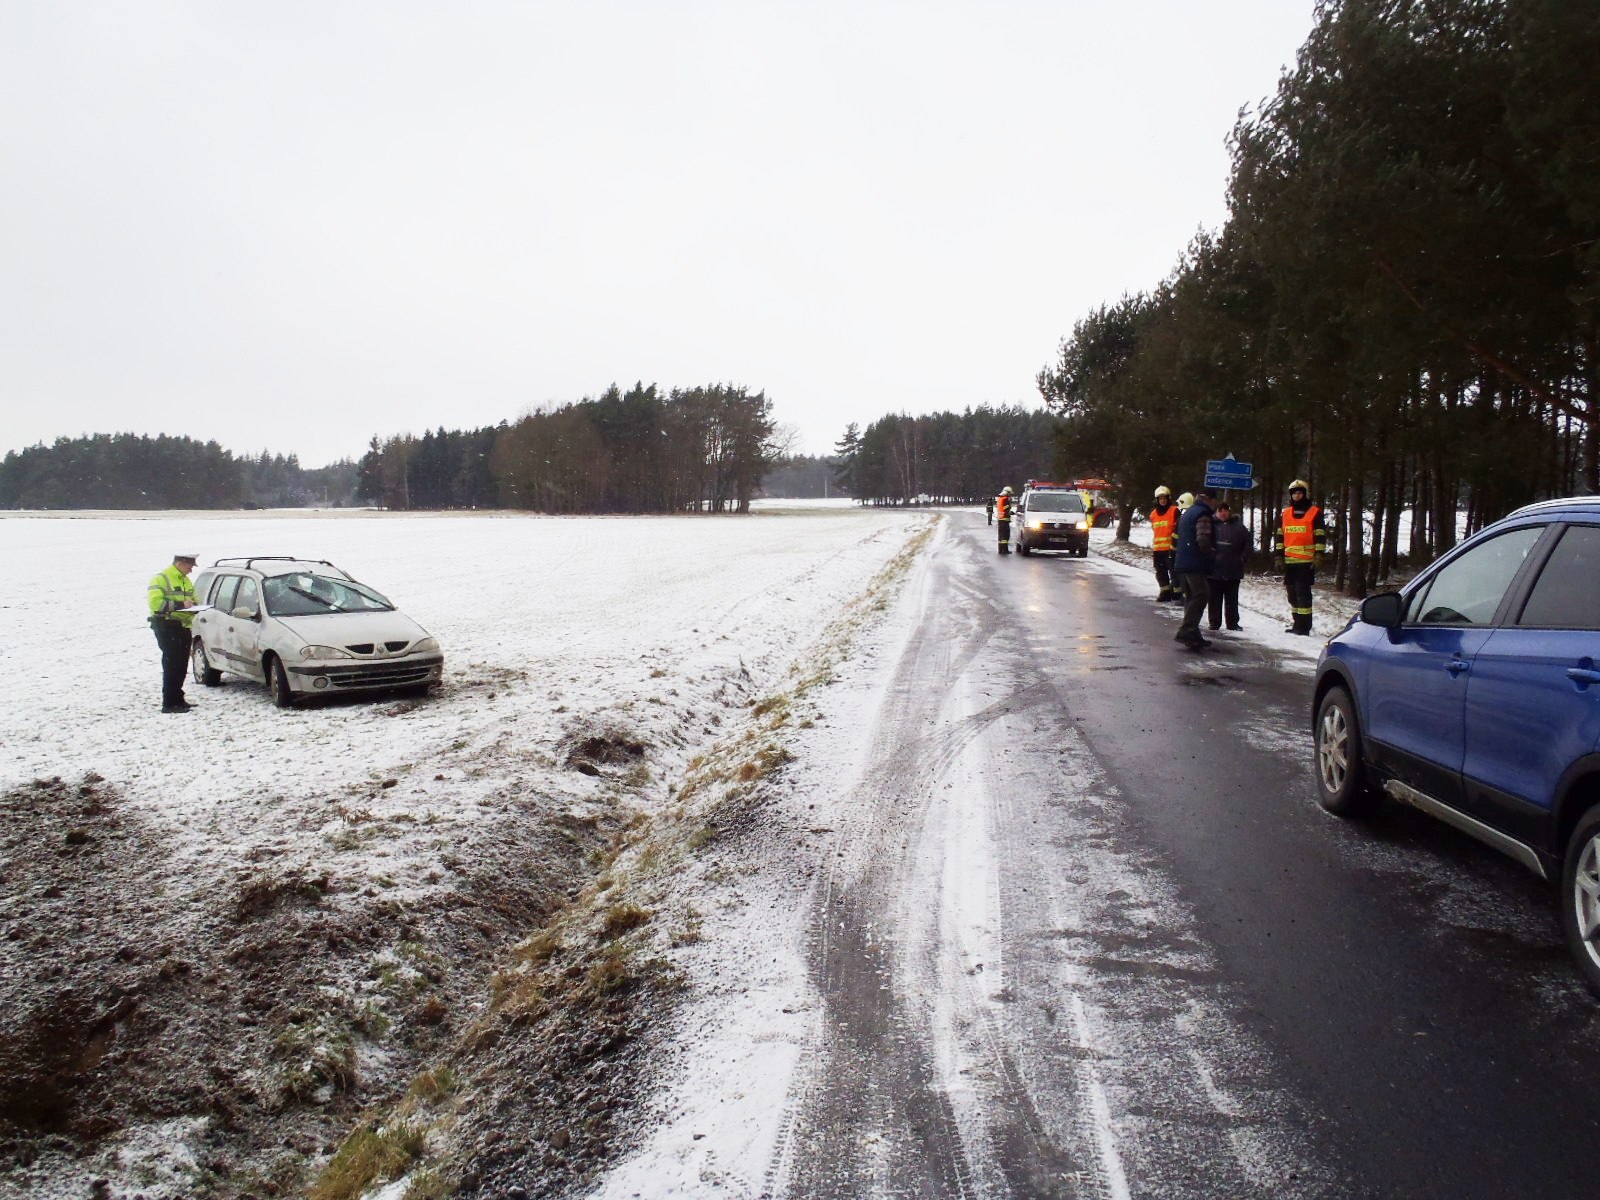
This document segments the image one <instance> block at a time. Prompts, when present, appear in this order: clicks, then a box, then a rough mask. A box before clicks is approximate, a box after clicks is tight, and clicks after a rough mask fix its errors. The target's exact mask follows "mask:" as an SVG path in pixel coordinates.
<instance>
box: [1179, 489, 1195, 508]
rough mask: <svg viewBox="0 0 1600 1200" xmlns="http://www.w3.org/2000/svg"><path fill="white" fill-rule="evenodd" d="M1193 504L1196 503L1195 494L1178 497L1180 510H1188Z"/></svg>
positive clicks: (1189, 493)
mask: <svg viewBox="0 0 1600 1200" xmlns="http://www.w3.org/2000/svg"><path fill="white" fill-rule="evenodd" d="M1193 503H1194V493H1193V492H1185V493H1184V494H1183V495H1181V496H1179V497H1178V507H1179V508H1188V507H1189V505H1191V504H1193Z"/></svg>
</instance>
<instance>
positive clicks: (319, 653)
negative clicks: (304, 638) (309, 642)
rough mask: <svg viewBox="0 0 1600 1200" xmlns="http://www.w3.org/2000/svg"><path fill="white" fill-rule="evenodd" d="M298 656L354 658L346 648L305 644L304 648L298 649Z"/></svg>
mask: <svg viewBox="0 0 1600 1200" xmlns="http://www.w3.org/2000/svg"><path fill="white" fill-rule="evenodd" d="M300 657H301V658H354V657H355V655H354V654H351V653H350V651H348V650H343V649H340V648H339V647H338V646H307V647H306V648H305V649H304V650H302V651H300Z"/></svg>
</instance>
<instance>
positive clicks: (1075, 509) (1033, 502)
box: [1028, 492, 1083, 513]
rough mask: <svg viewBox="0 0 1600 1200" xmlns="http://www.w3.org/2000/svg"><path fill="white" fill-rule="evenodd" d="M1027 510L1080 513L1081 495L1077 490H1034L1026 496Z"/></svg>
mask: <svg viewBox="0 0 1600 1200" xmlns="http://www.w3.org/2000/svg"><path fill="white" fill-rule="evenodd" d="M1028 511H1029V512H1059V513H1081V512H1082V511H1083V497H1082V496H1080V495H1078V493H1077V492H1035V493H1034V494H1033V495H1031V496H1029V497H1028Z"/></svg>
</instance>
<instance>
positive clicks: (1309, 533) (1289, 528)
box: [1276, 504, 1328, 563]
mask: <svg viewBox="0 0 1600 1200" xmlns="http://www.w3.org/2000/svg"><path fill="white" fill-rule="evenodd" d="M1327 538H1328V534H1327V531H1326V530H1325V529H1323V527H1322V509H1321V508H1320V507H1319V506H1318V505H1315V504H1312V505H1309V506H1307V508H1306V510H1305V511H1304V512H1303V513H1300V514H1298V515H1297V514H1296V513H1295V511H1294V505H1292V504H1291V505H1290V506H1289V507H1288V508H1286V509H1284V510H1283V521H1282V523H1281V524H1280V525H1279V526H1278V542H1277V546H1276V550H1277V552H1278V553H1279V554H1282V555H1283V561H1284V562H1286V563H1308V562H1312V561H1314V559H1313V555H1317V554H1321V553H1322V552H1323V551H1324V550H1326V549H1327Z"/></svg>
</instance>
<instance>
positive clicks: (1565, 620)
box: [1517, 525, 1600, 629]
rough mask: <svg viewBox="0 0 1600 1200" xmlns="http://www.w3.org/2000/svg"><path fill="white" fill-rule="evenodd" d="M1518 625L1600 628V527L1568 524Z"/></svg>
mask: <svg viewBox="0 0 1600 1200" xmlns="http://www.w3.org/2000/svg"><path fill="white" fill-rule="evenodd" d="M1517 624H1519V625H1523V626H1528V625H1533V626H1538V627H1542V628H1546V629H1600V527H1597V526H1594V525H1570V526H1568V527H1567V529H1566V530H1565V531H1564V532H1563V533H1562V535H1561V540H1560V541H1559V542H1557V543H1556V547H1555V549H1554V550H1552V551H1551V552H1550V557H1549V558H1548V559H1546V560H1545V564H1544V569H1543V570H1542V571H1540V572H1539V578H1538V581H1537V582H1535V583H1534V585H1533V591H1532V592H1531V593H1530V594H1529V596H1528V602H1527V604H1525V605H1524V606H1523V608H1522V619H1521V620H1519V621H1518V622H1517Z"/></svg>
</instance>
